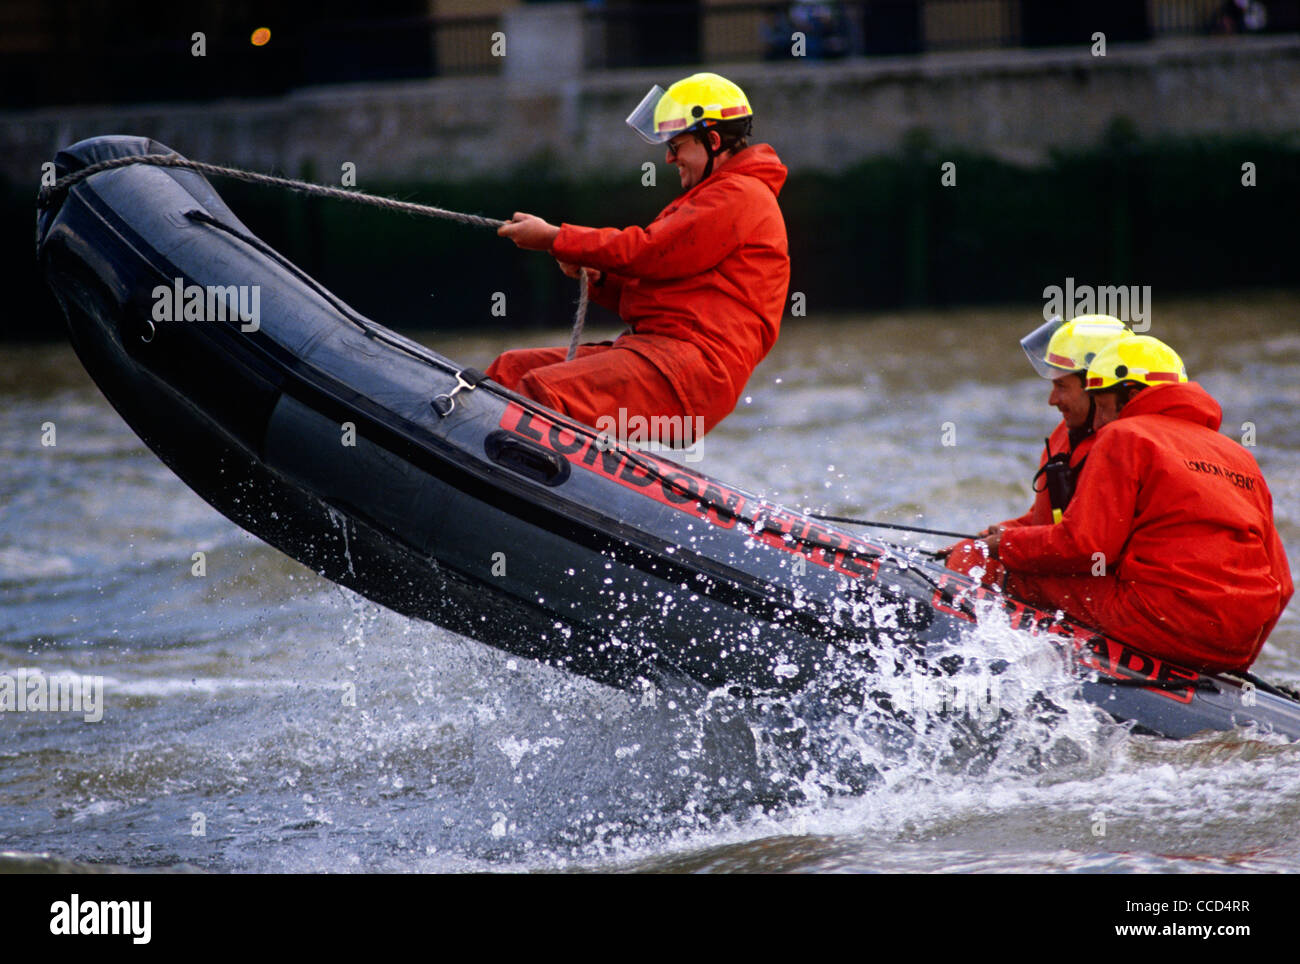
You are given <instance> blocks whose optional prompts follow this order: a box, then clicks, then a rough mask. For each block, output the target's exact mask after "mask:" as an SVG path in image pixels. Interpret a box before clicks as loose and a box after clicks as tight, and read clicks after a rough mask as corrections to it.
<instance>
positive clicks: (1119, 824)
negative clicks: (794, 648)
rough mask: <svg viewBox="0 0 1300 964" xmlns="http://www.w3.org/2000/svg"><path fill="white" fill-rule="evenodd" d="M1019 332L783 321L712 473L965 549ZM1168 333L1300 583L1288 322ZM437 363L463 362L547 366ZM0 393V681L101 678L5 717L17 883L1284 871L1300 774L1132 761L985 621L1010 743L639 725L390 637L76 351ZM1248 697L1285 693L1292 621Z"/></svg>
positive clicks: (487, 664) (1173, 315)
mask: <svg viewBox="0 0 1300 964" xmlns="http://www.w3.org/2000/svg"><path fill="white" fill-rule="evenodd" d="M1038 315H1039V310H1038V308H1037V307H1035V306H1025V307H1023V308H1020V309H1016V310H1006V311H990V310H983V311H969V310H968V311H955V312H945V313H942V314H934V313H927V314H909V315H897V316H884V317H875V318H851V319H820V320H811V321H808V322H806V323H803V324H800V325H798V326H794V325H790V326H788V327H787V330H786V332H785V334H784V335H783V336H782V339H781V342H780V343H779V344H778V346H777V348H776V350H775V351H774V352H773V354H772V356H771V357H770V358H769V359H768V360H767V361H766V362H765V363H764V365H763V366H762V367H761V368H760V369H759V371H758V372H757V373H756V375H755V376H754V378H753V380H752V381H751V384H750V386H749V392H748V398H747V399H746V401H745V403H744V404H742V405H741V407H740V408H739V409H738V411H737V412H736V413H735V414H734V415H733V416H732V417H731V418H730V419H729V420H728V421H726V422H725V423H724V424H723V425H722V426H721V427H720V428H719V429H718V430H717V431H716V432H714V433H713V434H712V435H710V436H709V437H708V439H707V440H706V441H705V449H704V460H703V461H702V462H701V463H699V467H700V468H702V469H703V471H705V472H707V473H708V474H710V475H714V476H717V477H720V478H722V479H725V480H727V481H729V482H732V483H735V484H738V485H740V486H742V487H745V488H748V489H751V490H755V491H759V492H762V493H763V494H765V495H767V496H769V497H773V498H775V499H777V500H779V501H783V502H786V503H787V504H795V505H800V506H810V507H815V508H821V509H825V510H829V511H835V512H839V513H843V514H861V515H866V516H869V517H873V518H878V519H879V518H884V519H889V520H893V521H900V522H912V523H918V522H919V523H920V524H929V525H933V526H937V527H940V528H953V529H958V530H962V531H972V530H974V529H977V528H979V527H980V526H982V525H983V524H985V523H987V522H991V521H996V520H998V519H1002V518H1005V517H1007V516H1010V515H1013V514H1018V513H1019V512H1021V511H1023V509H1024V508H1025V507H1026V506H1027V505H1028V501H1029V496H1028V478H1029V476H1030V475H1031V474H1032V471H1033V468H1034V466H1035V464H1036V460H1037V456H1038V452H1039V446H1041V444H1042V442H1041V440H1042V438H1043V436H1044V435H1046V434H1047V432H1048V431H1049V430H1050V428H1051V426H1052V424H1053V422H1054V417H1055V413H1054V412H1052V411H1051V410H1049V409H1048V408H1047V407H1046V405H1045V402H1046V395H1047V387H1046V383H1045V382H1043V381H1041V380H1039V379H1037V378H1035V377H1033V375H1032V374H1031V373H1030V371H1029V368H1028V366H1027V364H1026V363H1025V360H1024V358H1023V356H1022V355H1021V352H1020V349H1019V347H1018V345H1017V343H1016V342H1017V339H1018V338H1019V337H1020V335H1022V334H1023V333H1024V332H1025V331H1026V330H1028V329H1029V328H1030V327H1032V326H1033V325H1034V324H1035V323H1036V320H1037V317H1038ZM1152 317H1153V321H1154V327H1153V332H1152V333H1153V334H1156V335H1158V336H1160V337H1163V338H1166V339H1167V340H1169V341H1171V342H1172V343H1173V344H1174V345H1175V346H1176V347H1178V348H1180V349H1181V350H1182V351H1183V353H1184V357H1185V358H1186V360H1187V363H1188V367H1189V369H1190V370H1191V371H1192V373H1193V377H1196V378H1198V379H1199V380H1200V381H1201V382H1202V383H1203V384H1204V385H1205V386H1206V387H1207V388H1208V389H1209V390H1210V391H1211V392H1212V393H1213V394H1214V395H1215V396H1216V397H1217V398H1218V399H1219V400H1220V401H1221V402H1222V404H1223V406H1224V409H1225V413H1226V418H1225V430H1227V431H1230V434H1234V435H1240V432H1241V430H1242V429H1241V426H1242V425H1243V423H1251V424H1252V425H1253V427H1254V432H1255V438H1256V446H1255V448H1254V452H1255V454H1256V456H1257V458H1258V459H1259V461H1260V463H1261V465H1262V466H1263V468H1264V472H1265V475H1266V476H1267V478H1268V481H1269V484H1270V486H1271V487H1272V490H1273V494H1274V500H1275V506H1276V512H1277V516H1278V519H1279V523H1280V526H1281V530H1282V535H1283V539H1284V540H1285V542H1286V544H1287V546H1288V547H1289V549H1290V550H1291V553H1292V557H1293V560H1295V559H1300V551H1298V548H1300V424H1297V422H1296V420H1295V417H1294V413H1295V412H1296V411H1297V410H1300V298H1297V297H1294V296H1280V295H1279V296H1268V295H1265V296H1258V295H1253V296H1249V297H1243V298H1240V299H1219V300H1216V301H1213V302H1195V303H1193V302H1185V303H1180V304H1173V305H1160V304H1157V305H1156V306H1155V310H1154V312H1153V316H1152ZM563 337H564V336H563V334H562V333H556V334H555V336H554V343H557V344H558V343H562V341H563ZM428 340H429V341H430V343H432V344H435V345H436V346H437V347H439V348H440V349H441V350H443V351H444V352H446V353H448V354H450V355H451V357H453V358H456V359H457V360H460V361H463V362H465V363H467V364H476V365H479V366H482V365H484V364H486V362H487V361H488V360H489V359H490V358H491V357H492V356H493V354H495V352H496V351H497V350H499V349H500V348H502V347H506V346H508V345H517V344H523V343H538V342H539V341H540V340H539V339H538V338H537V336H535V335H529V336H527V337H526V338H524V337H522V336H521V337H518V338H511V337H506V336H492V337H486V336H485V337H482V338H469V337H465V336H457V337H455V338H449V339H445V340H441V341H440V340H437V339H428ZM0 391H3V393H4V398H3V401H4V404H3V406H0V425H2V426H3V431H0V445H3V469H2V470H0V603H2V605H0V671H4V672H13V671H16V670H18V669H23V668H27V669H40V670H42V671H43V672H44V673H46V674H55V673H60V672H76V673H83V674H91V675H96V674H97V675H102V676H103V677H104V678H105V706H104V713H103V720H102V721H100V722H97V723H89V722H84V721H83V719H82V717H81V716H80V715H75V714H52V713H45V714H38V713H25V714H18V713H6V714H4V715H3V716H0V734H2V737H0V851H6V852H10V855H9V856H0V869H6V868H7V869H62V868H66V867H81V868H85V867H88V866H91V865H95V866H98V865H108V866H110V867H169V868H177V869H189V868H197V869H206V870H219V871H270V870H289V871H350V870H354V871H375V870H412V871H446V870H516V869H622V868H630V869H643V870H705V871H754V870H763V871H790V870H840V869H848V870H866V871H898V870H925V871H934V870H1012V871H1037V870H1055V869H1069V870H1113V871H1177V870H1195V871H1202V870H1206V869H1222V870H1233V869H1241V870H1288V871H1297V870H1300V829H1297V828H1300V747H1293V746H1289V745H1285V744H1281V743H1279V742H1278V741H1276V740H1272V739H1268V738H1259V737H1252V736H1251V735H1249V734H1244V733H1240V734H1228V735H1222V734H1221V735H1217V736H1212V737H1204V738H1199V739H1193V740H1189V741H1185V742H1179V743H1175V742H1170V741H1162V740H1157V739H1152V738H1146V737H1139V736H1133V735H1132V734H1131V733H1129V732H1128V730H1127V729H1126V728H1124V727H1122V726H1119V725H1116V724H1114V723H1111V722H1108V721H1106V720H1103V719H1099V718H1098V715H1097V714H1096V713H1095V712H1094V711H1093V710H1092V709H1091V708H1089V707H1088V706H1087V705H1085V704H1082V703H1080V702H1079V701H1077V700H1075V699H1074V698H1073V697H1072V696H1071V692H1070V689H1069V686H1068V684H1067V682H1066V680H1065V678H1064V676H1063V674H1062V670H1061V667H1060V666H1059V665H1057V664H1056V662H1055V659H1054V658H1053V657H1052V656H1051V655H1050V654H1048V653H1044V652H1043V651H1042V649H1041V648H1040V647H1037V646H1036V645H1035V644H1034V643H1033V641H1031V640H1028V639H1027V638H1025V637H1023V636H1022V635H1021V634H1019V633H1016V632H1013V631H1011V630H1009V629H1007V628H1005V627H999V626H998V625H996V624H995V623H991V624H988V625H983V626H981V627H980V628H978V629H976V630H973V631H972V634H971V636H970V637H969V638H967V639H964V640H961V641H959V642H957V643H956V644H955V649H956V651H958V652H964V653H966V654H968V655H976V656H980V657H983V658H990V657H994V656H996V657H998V658H1002V659H1005V660H1007V662H1008V664H1009V665H1010V667H1011V670H1010V671H1009V673H1008V675H1007V677H1006V682H1005V684H1004V688H1003V690H1002V692H1001V694H1000V695H1001V697H1002V701H1003V703H1004V704H1006V705H1009V706H1011V707H1013V708H1014V709H1015V710H1016V713H1015V720H1014V722H1013V723H1012V724H1011V725H1010V726H1009V727H1002V728H1001V730H1000V732H999V733H998V735H997V739H996V740H994V741H991V742H990V741H988V740H986V739H985V737H986V736H987V734H981V733H979V732H964V731H959V730H956V729H954V728H953V727H952V726H937V727H936V728H935V729H933V730H931V731H929V732H926V733H922V734H919V735H918V734H911V733H899V732H896V731H894V730H891V729H890V728H889V727H888V726H884V725H882V724H881V723H880V721H872V720H865V719H862V718H859V717H856V716H854V715H852V714H851V713H839V712H827V711H826V709H825V704H824V703H822V704H821V705H820V708H819V707H818V706H817V705H815V704H816V703H817V700H818V698H819V696H820V695H822V694H813V695H812V696H810V697H809V699H808V700H805V701H802V702H798V701H796V702H787V703H782V704H771V705H763V706H758V707H754V706H740V705H737V704H736V703H735V702H733V701H732V700H731V699H730V698H728V697H725V696H723V695H721V694H709V693H703V692H697V691H690V690H684V691H681V692H666V693H662V694H660V695H659V697H658V699H656V700H655V701H654V702H653V703H650V702H648V701H645V700H642V699H639V698H637V697H629V696H628V695H626V694H623V693H620V692H616V691H613V690H610V689H606V688H604V687H601V686H598V685H596V684H593V683H590V682H587V681H585V680H582V679H579V678H576V677H572V676H568V675H566V674H563V673H560V672H557V671H555V670H552V669H548V668H546V667H543V666H540V665H536V664H533V663H531V662H528V661H526V660H522V659H518V658H515V657H511V656H509V655H506V654H503V653H499V652H497V651H495V650H492V649H490V648H488V647H485V646H482V645H480V644H477V643H474V642H472V641H469V640H467V639H464V638H462V637H458V636H455V635H453V634H451V633H448V632H446V631H444V630H442V629H440V628H438V627H435V626H432V625H428V624H425V623H419V622H414V621H411V620H408V619H405V618H403V617H399V616H396V615H394V614H393V613H390V612H388V611H386V610H383V609H381V608H380V607H377V606H375V605H374V604H372V603H369V602H367V601H365V600H363V599H361V598H360V597H357V596H355V595H353V594H351V593H349V592H347V591H345V590H343V589H340V588H338V587H336V586H334V585H332V584H330V583H328V582H325V581H324V580H322V579H320V578H319V577H317V576H316V575H315V574H313V573H312V572H311V571H309V570H307V569H304V568H303V567H301V566H300V565H298V564H297V563H294V562H292V561H291V560H289V559H287V558H285V557H283V556H281V555H280V554H279V553H278V552H276V551H275V550H273V549H270V548H269V547H267V546H265V545H263V544H261V543H260V542H258V541H257V540H256V539H254V538H253V537H251V536H249V535H247V534H245V533H244V532H242V531H241V530H240V529H238V528H236V527H235V526H234V525H233V524H231V523H229V522H227V521H226V520H225V519H224V518H223V517H221V516H220V515H218V514H217V513H216V512H215V511H214V510H212V509H210V508H209V507H208V506H207V505H206V504H205V503H204V502H203V501H201V500H200V499H199V498H198V496H196V495H194V494H193V493H192V492H191V491H189V489H187V488H186V487H185V486H184V485H183V484H182V483H181V482H180V481H179V480H178V479H176V478H175V477H174V476H173V475H172V474H171V473H170V472H169V471H168V470H167V469H166V468H164V467H163V465H162V464H161V463H160V462H159V461H158V460H157V459H156V458H155V457H154V456H153V455H152V454H151V453H149V452H148V450H147V449H145V447H144V446H143V445H142V444H141V443H140V442H139V440H138V439H137V438H136V437H135V435H134V434H133V433H132V432H131V431H130V429H128V428H127V427H126V425H125V424H124V423H123V422H122V421H121V419H120V418H119V417H118V416H117V415H116V414H115V413H114V412H113V410H112V409H111V408H110V407H109V405H108V404H107V402H106V401H104V399H103V398H102V396H101V395H100V394H99V392H98V390H97V389H96V388H95V387H94V386H93V384H92V383H91V382H90V381H89V379H88V378H87V376H86V375H85V374H84V372H83V371H82V369H81V367H80V365H79V364H78V362H77V361H76V359H75V357H74V356H73V354H72V352H71V351H70V350H69V349H67V348H66V347H63V346H54V347H42V348H7V349H3V350H0ZM47 422H53V423H54V425H55V429H56V432H57V435H56V441H57V444H56V445H54V446H53V447H49V446H43V445H42V444H41V439H42V432H43V425H44V423H47ZM946 423H951V424H950V425H949V424H946ZM945 430H947V432H948V438H949V439H952V438H953V435H954V433H955V441H956V444H955V445H947V446H946V445H944V444H943V440H944V433H945ZM931 544H933V543H931ZM197 551H202V552H204V553H205V554H206V560H207V575H206V577H204V578H195V577H194V576H193V575H191V566H192V565H193V563H192V561H191V559H192V556H193V554H194V553H195V552H197ZM595 604H598V603H596V602H593V605H595ZM1256 670H1257V671H1258V672H1260V673H1261V674H1263V675H1265V676H1266V677H1271V678H1275V679H1277V680H1280V681H1283V682H1288V683H1290V684H1292V685H1295V684H1297V683H1300V614H1298V613H1297V611H1296V610H1295V607H1293V608H1292V611H1290V612H1288V613H1287V614H1286V615H1285V616H1284V617H1283V619H1282V622H1281V623H1280V625H1279V626H1278V629H1277V630H1276V632H1275V633H1274V635H1273V638H1272V640H1271V641H1270V643H1269V644H1268V646H1267V647H1266V648H1265V650H1264V654H1263V656H1262V657H1261V659H1260V660H1259V662H1258V663H1257V664H1256ZM353 694H355V701H353V700H352V699H351V697H352V695H353ZM1040 694H1046V695H1047V696H1048V697H1049V699H1050V702H1051V703H1052V704H1053V706H1054V707H1055V709H1053V710H1052V711H1051V712H1046V711H1044V705H1043V703H1042V696H1041V695H1040ZM351 702H355V705H349V704H350V703H351ZM1099 829H1102V830H1104V833H1101V834H1098V832H1097V831H1098V830H1099ZM196 830H202V831H203V832H202V833H201V834H199V833H196V832H195V831H196Z"/></svg>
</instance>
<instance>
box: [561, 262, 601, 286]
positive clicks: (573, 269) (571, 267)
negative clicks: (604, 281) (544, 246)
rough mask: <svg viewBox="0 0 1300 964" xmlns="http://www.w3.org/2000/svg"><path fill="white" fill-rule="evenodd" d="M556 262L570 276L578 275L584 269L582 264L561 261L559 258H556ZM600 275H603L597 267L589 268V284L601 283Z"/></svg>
mask: <svg viewBox="0 0 1300 964" xmlns="http://www.w3.org/2000/svg"><path fill="white" fill-rule="evenodd" d="M555 263H556V264H558V265H559V266H560V270H561V271H563V272H564V273H565V274H566V275H568V276H569V277H570V278H576V277H578V272H579V271H581V270H582V265H580V264H569V262H567V261H561V260H560V259H559V258H556V259H555ZM600 277H601V272H600V271H598V270H596V269H595V268H588V269H587V283H588V284H593V285H596V284H600Z"/></svg>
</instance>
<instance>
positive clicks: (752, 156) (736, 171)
mask: <svg viewBox="0 0 1300 964" xmlns="http://www.w3.org/2000/svg"><path fill="white" fill-rule="evenodd" d="M788 173H789V172H788V171H787V170H786V167H785V165H784V164H782V163H781V159H780V158H779V157H777V156H776V151H774V150H772V148H771V145H768V144H754V145H753V146H751V147H747V148H745V149H744V150H743V151H741V152H740V153H739V154H737V155H736V156H735V157H733V158H732V159H731V160H729V161H727V163H726V164H724V165H722V167H720V168H718V169H717V170H716V171H714V172H713V177H753V178H757V179H758V180H759V181H762V182H763V183H764V184H766V185H767V186H768V188H769V189H770V190H771V192H772V193H773V194H774V195H776V196H778V197H779V196H780V194H781V187H782V185H784V184H785V178H786V175H787V174H788ZM708 180H709V178H705V179H704V180H703V181H701V182H700V184H699V185H696V186H697V187H699V186H701V185H703V184H706V183H708Z"/></svg>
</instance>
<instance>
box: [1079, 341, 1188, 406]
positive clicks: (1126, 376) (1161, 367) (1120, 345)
mask: <svg viewBox="0 0 1300 964" xmlns="http://www.w3.org/2000/svg"><path fill="white" fill-rule="evenodd" d="M1185 381H1187V369H1186V367H1184V365H1183V360H1182V359H1181V358H1179V357H1178V352H1176V351H1174V350H1173V349H1172V348H1170V347H1169V346H1168V345H1166V344H1165V343H1164V342H1163V341H1160V340H1159V339H1157V338H1152V337H1151V336H1150V335H1133V336H1132V337H1129V338H1121V339H1118V340H1117V341H1113V342H1111V343H1110V344H1109V345H1107V346H1106V347H1105V348H1103V349H1102V350H1101V351H1099V352H1097V357H1096V358H1094V359H1093V360H1092V364H1090V365H1089V366H1088V381H1087V384H1085V385H1084V388H1086V389H1087V390H1088V391H1090V392H1104V391H1106V390H1107V389H1109V388H1114V387H1115V386H1116V385H1120V384H1122V383H1124V382H1138V383H1140V384H1142V385H1148V386H1155V385H1172V384H1176V383H1177V382H1185Z"/></svg>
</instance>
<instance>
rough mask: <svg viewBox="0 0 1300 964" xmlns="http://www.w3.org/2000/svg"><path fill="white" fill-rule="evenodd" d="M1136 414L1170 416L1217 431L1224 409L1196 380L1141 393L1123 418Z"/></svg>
mask: <svg viewBox="0 0 1300 964" xmlns="http://www.w3.org/2000/svg"><path fill="white" fill-rule="evenodd" d="M1135 415H1167V416H1169V417H1170V418H1180V419H1182V420H1183V421H1184V422H1191V423H1192V424H1193V425H1204V426H1205V427H1206V428H1208V429H1210V430H1211V431H1214V432H1217V431H1218V430H1219V426H1220V425H1222V424H1223V409H1222V408H1220V407H1219V403H1218V402H1216V401H1215V400H1214V399H1213V398H1211V397H1210V393H1209V392H1207V391H1206V390H1205V389H1203V388H1202V387H1201V386H1200V385H1198V384H1196V382H1180V383H1178V384H1176V385H1160V386H1158V387H1153V388H1148V389H1146V391H1143V392H1140V393H1138V395H1137V396H1136V397H1135V398H1134V399H1133V400H1132V401H1131V402H1129V403H1128V404H1127V405H1125V406H1124V410H1123V411H1122V412H1120V413H1119V417H1120V418H1131V417H1133V416H1135Z"/></svg>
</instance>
